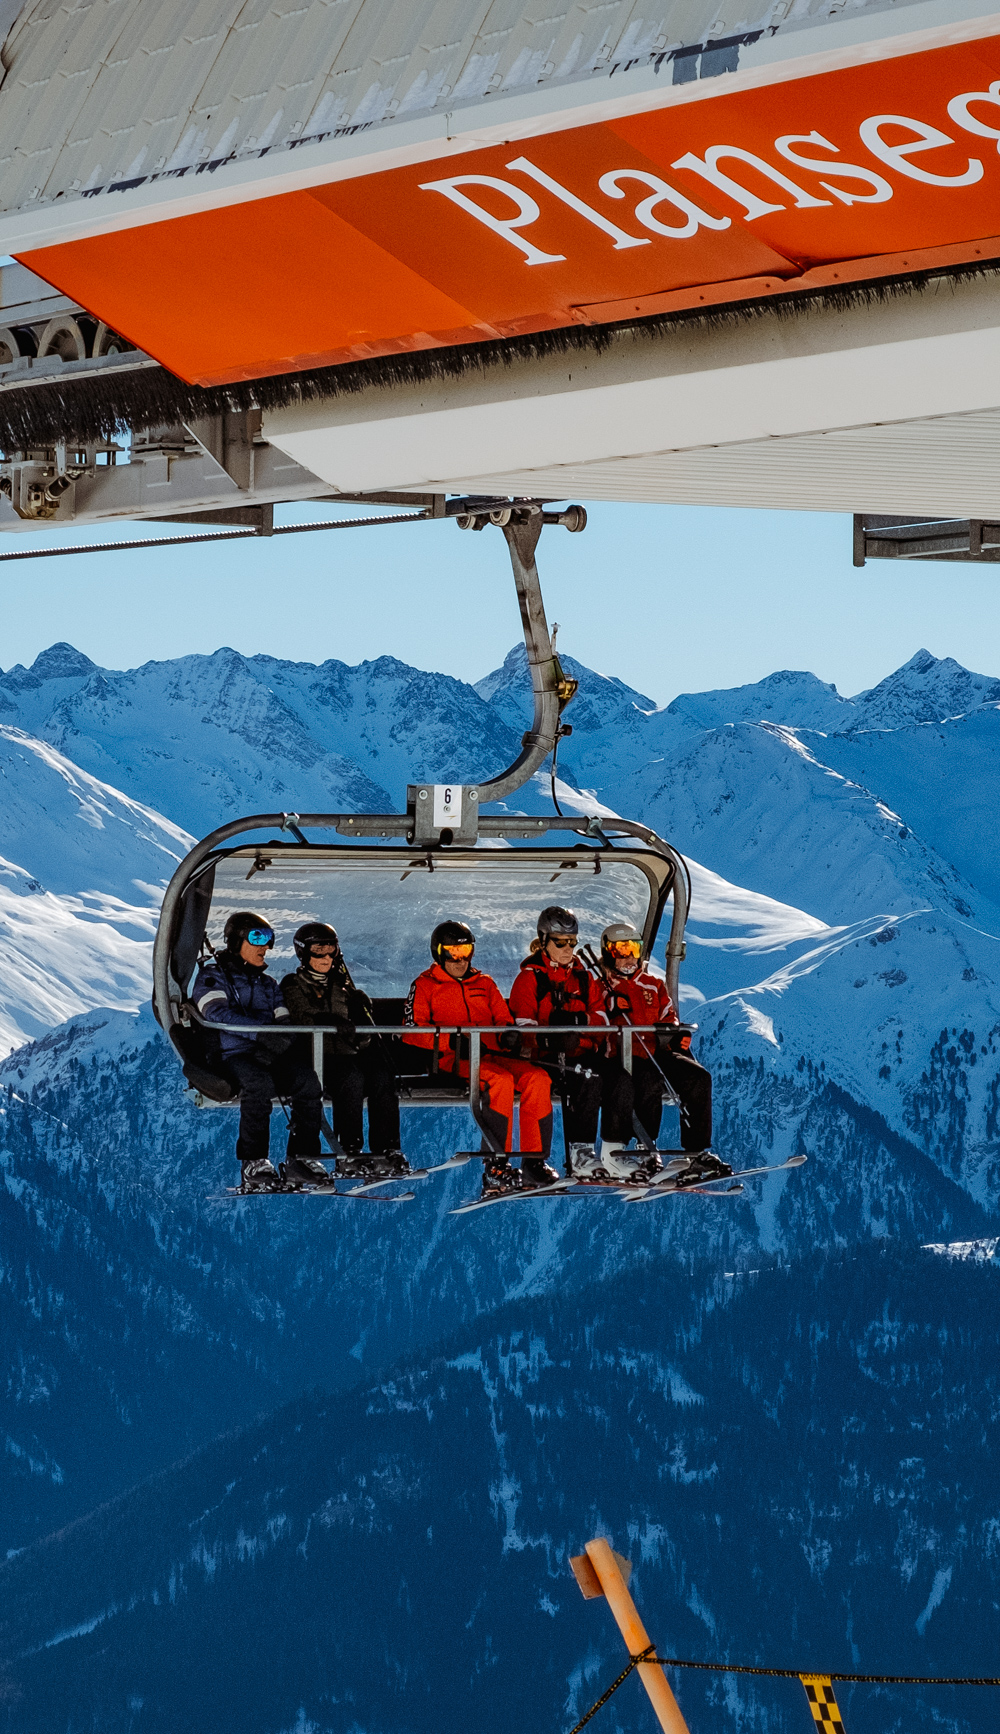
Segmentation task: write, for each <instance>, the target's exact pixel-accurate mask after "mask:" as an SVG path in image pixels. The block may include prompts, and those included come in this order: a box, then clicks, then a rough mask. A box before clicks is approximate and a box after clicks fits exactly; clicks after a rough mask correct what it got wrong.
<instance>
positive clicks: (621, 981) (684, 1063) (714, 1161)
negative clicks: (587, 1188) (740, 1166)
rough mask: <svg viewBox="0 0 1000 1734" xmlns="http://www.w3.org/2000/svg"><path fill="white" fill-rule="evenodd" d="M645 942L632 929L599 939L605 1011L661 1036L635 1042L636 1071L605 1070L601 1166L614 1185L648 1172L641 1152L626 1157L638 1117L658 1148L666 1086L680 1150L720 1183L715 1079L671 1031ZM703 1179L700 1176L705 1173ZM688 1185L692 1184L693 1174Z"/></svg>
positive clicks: (621, 927)
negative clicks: (675, 1100)
mask: <svg viewBox="0 0 1000 1734" xmlns="http://www.w3.org/2000/svg"><path fill="white" fill-rule="evenodd" d="M642 951H643V945H642V936H641V934H639V933H638V932H637V930H636V929H635V928H634V927H633V926H632V925H631V923H630V922H627V921H617V922H614V923H613V924H612V926H610V927H606V928H605V930H604V933H603V934H602V936H601V969H602V974H603V977H604V1004H605V1008H606V1011H607V1015H608V1018H609V1019H610V1021H611V1023H613V1024H619V1025H621V1024H635V1025H639V1026H642V1025H643V1024H658V1025H661V1026H664V1028H663V1030H662V1033H660V1031H657V1032H656V1034H651V1035H645V1036H641V1035H640V1036H635V1037H633V1041H632V1071H631V1073H629V1072H627V1071H626V1070H625V1068H624V1066H623V1065H622V1063H621V1059H620V1057H619V1058H617V1059H613V1060H611V1061H609V1062H608V1064H607V1065H606V1066H605V1069H604V1103H603V1108H602V1112H601V1164H602V1166H603V1167H604V1168H605V1169H606V1170H607V1171H608V1173H609V1174H612V1175H613V1176H615V1177H616V1178H619V1177H620V1178H632V1177H639V1175H640V1171H641V1170H642V1169H644V1168H648V1166H649V1162H648V1159H646V1158H644V1156H643V1152H642V1151H641V1150H638V1151H636V1150H627V1149H626V1148H625V1146H626V1145H627V1144H628V1143H629V1141H630V1139H631V1137H632V1134H633V1125H632V1114H633V1110H634V1112H635V1114H636V1117H637V1118H638V1120H639V1123H640V1125H641V1126H643V1127H644V1129H645V1131H646V1132H647V1133H648V1135H649V1138H650V1141H651V1142H652V1143H653V1144H655V1143H656V1139H657V1134H658V1133H659V1130H660V1119H661V1117H662V1114H663V1080H664V1078H666V1079H667V1082H668V1083H669V1084H670V1086H671V1088H672V1089H674V1090H676V1092H677V1094H678V1096H679V1097H680V1099H681V1146H682V1148H683V1149H684V1150H685V1151H687V1152H689V1153H690V1155H691V1158H692V1162H693V1163H695V1164H696V1166H697V1169H698V1173H699V1177H700V1178H703V1179H710V1178H714V1177H716V1171H717V1170H718V1171H721V1173H722V1174H731V1173H732V1169H731V1168H729V1167H728V1166H727V1165H726V1164H725V1163H724V1162H720V1161H719V1158H718V1157H717V1156H713V1155H712V1153H711V1150H710V1149H709V1146H710V1144H711V1142H712V1076H711V1073H710V1072H707V1071H706V1070H705V1067H704V1066H701V1065H699V1064H698V1061H697V1060H696V1059H695V1057H694V1055H693V1054H692V1053H690V1052H689V1049H690V1046H691V1037H690V1035H689V1034H688V1032H687V1031H680V1030H678V1031H677V1033H676V1034H675V1035H673V1036H671V1035H670V1034H669V1033H668V1032H669V1029H670V1026H671V1025H676V1024H677V1023H678V1022H679V1019H678V1016H677V1012H676V1010H675V1008H674V1002H673V1000H672V999H671V998H670V995H669V993H668V992H667V985H666V982H664V981H662V980H661V979H660V977H659V976H655V975H652V974H651V973H650V972H649V971H648V970H644V969H643V967H642ZM702 1168H704V1169H705V1173H704V1174H701V1169H702ZM684 1177H685V1179H688V1178H690V1177H691V1176H689V1173H688V1170H687V1169H685V1171H684Z"/></svg>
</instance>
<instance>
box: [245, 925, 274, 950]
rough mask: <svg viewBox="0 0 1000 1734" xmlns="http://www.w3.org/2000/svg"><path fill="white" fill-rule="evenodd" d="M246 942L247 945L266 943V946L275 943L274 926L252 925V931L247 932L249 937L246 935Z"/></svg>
mask: <svg viewBox="0 0 1000 1734" xmlns="http://www.w3.org/2000/svg"><path fill="white" fill-rule="evenodd" d="M246 943H247V945H264V946H270V945H273V944H274V929H273V927H251V929H250V932H249V933H248V934H247V937H246Z"/></svg>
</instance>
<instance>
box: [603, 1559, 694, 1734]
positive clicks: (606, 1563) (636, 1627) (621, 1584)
mask: <svg viewBox="0 0 1000 1734" xmlns="http://www.w3.org/2000/svg"><path fill="white" fill-rule="evenodd" d="M586 1551H587V1558H588V1559H589V1560H590V1563H591V1565H592V1566H593V1568H594V1571H595V1573H596V1575H597V1580H598V1582H599V1584H600V1586H601V1589H602V1590H603V1592H604V1594H605V1596H606V1597H607V1601H608V1606H609V1607H610V1609H611V1612H612V1613H613V1614H614V1616H615V1619H616V1621H617V1622H618V1629H619V1631H620V1632H621V1635H622V1637H623V1638H624V1639H625V1642H626V1644H627V1645H628V1652H629V1655H630V1656H636V1655H638V1654H639V1652H640V1650H647V1649H648V1648H649V1643H650V1639H649V1633H648V1632H647V1631H646V1628H645V1626H644V1625H643V1623H642V1621H641V1619H640V1618H639V1613H638V1609H637V1608H636V1605H635V1602H634V1601H633V1600H632V1597H631V1596H630V1595H629V1593H628V1585H627V1584H626V1582H625V1579H624V1577H623V1576H622V1572H621V1568H620V1566H619V1564H618V1561H617V1559H616V1558H615V1555H614V1553H613V1552H612V1549H611V1546H610V1544H609V1543H608V1542H606V1541H605V1540H604V1539H603V1537H599V1538H598V1539H597V1540H596V1541H588V1542H587V1544H586ZM636 1673H637V1674H638V1675H639V1678H640V1679H641V1681H642V1683H643V1685H644V1686H645V1688H646V1692H647V1694H648V1697H649V1701H650V1703H651V1704H652V1706H653V1709H654V1710H655V1712H656V1718H657V1721H658V1722H659V1724H660V1727H661V1728H662V1729H663V1734H689V1731H688V1725H687V1723H686V1722H685V1720H684V1718H683V1716H682V1715H681V1711H680V1705H679V1704H678V1702H677V1699H676V1698H675V1697H674V1694H673V1692H672V1691H671V1690H670V1686H669V1684H668V1681H667V1677H666V1675H665V1674H664V1672H663V1669H662V1668H661V1667H660V1666H659V1664H658V1663H649V1662H644V1663H643V1664H642V1666H641V1667H639V1668H637V1669H636Z"/></svg>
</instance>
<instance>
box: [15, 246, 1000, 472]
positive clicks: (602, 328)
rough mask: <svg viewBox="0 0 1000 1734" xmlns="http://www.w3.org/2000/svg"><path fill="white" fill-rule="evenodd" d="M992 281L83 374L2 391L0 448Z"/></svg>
mask: <svg viewBox="0 0 1000 1734" xmlns="http://www.w3.org/2000/svg"><path fill="white" fill-rule="evenodd" d="M998 277H1000V262H998V261H986V262H982V263H976V264H971V265H968V266H964V265H963V266H953V267H951V268H950V269H949V270H947V271H941V270H936V271H928V272H926V273H923V274H919V275H916V276H914V275H913V274H910V275H907V276H900V277H886V278H880V279H878V280H876V281H874V282H866V283H857V284H851V285H849V286H846V285H845V286H844V287H843V288H839V287H838V288H824V289H813V290H809V291H807V292H803V293H802V294H801V295H796V294H794V293H792V294H782V295H776V296H771V297H761V298H760V299H759V300H755V301H741V302H729V303H724V304H722V305H720V306H717V307H713V308H712V309H711V311H704V310H699V309H690V310H687V309H686V310H684V311H683V312H679V313H672V314H655V315H653V316H651V317H649V318H644V319H631V320H624V321H621V322H619V323H617V324H614V325H586V326H580V325H571V326H565V327H560V329H558V330H556V331H543V332H538V333H535V334H534V335H530V336H523V337H509V338H504V339H500V340H496V341H492V342H483V343H474V344H456V345H455V346H454V347H452V348H449V349H436V350H430V351H427V350H421V351H418V352H416V353H409V354H398V355H385V356H378V357H374V358H372V359H371V360H366V361H354V362H348V363H343V364H341V365H340V366H336V367H321V368H315V369H313V370H310V371H306V372H302V373H285V374H278V375H275V376H274V377H272V378H268V379H255V380H247V381H240V382H238V383H236V384H233V385H226V386H218V387H207V388H206V387H201V386H192V385H186V384H185V383H184V381H183V380H180V379H178V378H177V377H176V376H175V375H174V374H171V373H168V372H167V370H166V369H165V368H158V369H154V368H143V369H142V370H141V371H136V372H134V373H127V372H126V373H118V372H116V373H114V374H112V373H110V372H109V375H108V377H107V378H106V379H105V378H101V377H100V376H97V377H94V376H92V377H91V378H89V379H87V380H81V381H79V383H76V384H74V382H73V381H72V379H67V380H66V381H65V383H62V382H55V381H46V383H45V384H44V385H38V386H27V387H24V386H19V387H16V388H14V387H9V388H7V389H6V390H5V389H4V388H3V387H0V449H2V450H3V451H4V452H11V451H18V450H25V449H26V448H30V447H33V446H45V445H51V444H53V443H54V441H55V440H56V439H66V438H68V439H78V440H80V441H83V442H85V441H87V440H110V439H114V438H115V437H116V436H119V437H120V436H121V434H122V432H123V431H124V430H126V429H131V430H132V431H133V432H136V433H138V432H142V431H144V430H147V429H149V428H154V427H161V426H176V425H177V423H179V422H184V421H190V420H192V419H198V418H200V417H203V416H212V415H219V414H222V413H224V412H225V411H234V412H238V411H242V410H248V409H258V410H263V411H267V410H275V409H284V408H287V407H289V406H291V405H294V404H302V403H312V402H316V401H318V400H320V399H323V398H337V397H348V396H353V395H357V394H359V393H361V392H364V391H370V390H371V389H372V388H373V387H374V388H377V389H383V390H387V391H392V390H397V389H399V388H401V387H405V386H411V385H421V384H426V383H428V382H430V381H433V380H437V379H452V380H455V379H464V378H468V377H469V376H470V375H478V376H480V377H481V378H485V377H486V376H487V375H488V374H489V373H491V372H492V371H494V370H495V369H496V368H498V367H506V368H511V367H514V366H517V365H518V364H519V363H521V362H525V361H528V362H531V361H540V360H544V359H547V358H548V357H551V356H558V355H565V356H572V355H580V354H589V355H604V354H607V353H608V352H609V351H610V350H613V349H616V348H620V347H621V346H622V345H623V344H624V343H626V342H629V341H631V342H633V343H651V342H658V341H663V340H665V339H669V338H670V337H672V336H674V335H680V334H681V333H687V332H689V331H691V330H692V329H693V330H696V331H726V330H735V329H737V328H739V327H740V326H746V325H748V324H751V323H753V322H754V321H759V320H763V319H769V318H775V317H776V318H778V319H784V320H790V319H795V318H798V317H799V316H800V315H801V314H803V313H808V312H811V311H813V310H815V311H819V312H841V311H845V310H848V309H853V308H858V307H878V306H885V305H886V304H887V303H889V302H892V301H898V300H905V299H907V298H908V297H910V296H912V295H919V294H923V293H925V292H926V291H927V290H928V289H929V288H931V287H933V286H935V285H945V284H948V283H951V284H957V283H959V282H965V281H969V280H974V279H977V278H979V279H987V278H990V279H996V278H998Z"/></svg>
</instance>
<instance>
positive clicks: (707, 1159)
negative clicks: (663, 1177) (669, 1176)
mask: <svg viewBox="0 0 1000 1734" xmlns="http://www.w3.org/2000/svg"><path fill="white" fill-rule="evenodd" d="M732 1172H733V1171H732V1168H731V1167H730V1165H729V1163H728V1162H723V1160H722V1158H721V1156H716V1155H715V1154H714V1153H713V1152H712V1151H711V1150H692V1151H691V1152H690V1154H689V1155H688V1159H687V1163H686V1165H685V1166H684V1167H683V1168H682V1169H681V1171H680V1173H679V1174H674V1175H673V1182H674V1185H675V1186H698V1185H699V1184H701V1183H702V1182H703V1181H705V1180H728V1178H729V1176H730V1174H731V1173H732Z"/></svg>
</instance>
